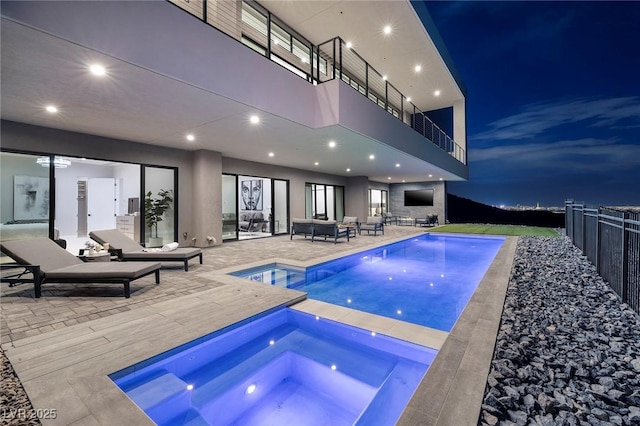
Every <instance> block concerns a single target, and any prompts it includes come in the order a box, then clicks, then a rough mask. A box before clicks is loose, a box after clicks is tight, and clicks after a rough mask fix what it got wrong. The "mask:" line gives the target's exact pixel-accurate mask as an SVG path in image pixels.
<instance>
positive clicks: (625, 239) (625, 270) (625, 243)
mask: <svg viewBox="0 0 640 426" xmlns="http://www.w3.org/2000/svg"><path fill="white" fill-rule="evenodd" d="M627 224H628V225H629V229H631V223H629V212H626V211H625V212H622V268H621V270H622V295H621V296H622V301H623V302H624V303H627V302H629V234H631V231H629V232H627Z"/></svg>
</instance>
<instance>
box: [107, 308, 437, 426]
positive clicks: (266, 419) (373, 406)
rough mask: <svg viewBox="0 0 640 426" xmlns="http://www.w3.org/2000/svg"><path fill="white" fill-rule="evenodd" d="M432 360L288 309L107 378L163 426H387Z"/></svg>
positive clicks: (418, 349) (420, 350)
mask: <svg viewBox="0 0 640 426" xmlns="http://www.w3.org/2000/svg"><path fill="white" fill-rule="evenodd" d="M435 355H436V351H434V350H432V349H428V348H425V347H422V346H418V345H414V344H411V343H408V342H405V341H401V340H397V339H394V338H391V337H388V336H383V335H380V334H375V333H372V332H371V331H368V330H363V329H359V328H355V327H351V326H347V325H344V324H340V323H337V322H334V321H330V320H326V319H323V318H318V317H314V316H312V315H308V314H305V313H301V312H298V311H295V310H292V309H289V308H285V309H280V310H278V311H276V312H273V313H270V314H268V315H264V316H261V317H258V318H254V319H251V320H250V321H249V322H245V323H243V324H242V325H239V326H236V327H230V328H229V329H227V330H223V331H222V332H218V333H214V334H212V335H210V336H206V337H203V338H201V339H198V340H196V341H194V342H191V343H189V344H186V345H183V346H182V347H178V348H176V349H173V350H171V351H169V352H167V353H165V354H162V355H159V356H157V357H154V358H152V359H150V360H147V361H145V362H142V363H140V364H136V365H133V366H131V367H128V368H126V369H124V370H122V371H120V372H117V373H114V374H112V375H111V376H110V377H111V379H112V380H114V382H115V383H116V384H117V385H118V386H119V387H120V388H121V389H122V390H123V391H124V392H125V393H126V394H127V395H128V396H129V398H130V399H131V400H133V401H134V402H135V403H136V404H137V405H138V406H139V407H140V408H141V409H142V410H144V411H145V413H146V414H147V415H148V416H149V417H150V418H151V419H152V420H153V421H154V422H156V423H157V424H159V425H252V426H254V425H255V426H259V425H287V426H293V425H308V426H313V425H336V426H339V425H376V426H377V425H381V426H384V425H393V424H394V423H395V422H396V421H397V419H398V418H399V416H400V414H401V413H402V410H403V409H404V407H405V406H406V404H407V402H408V401H409V399H410V398H411V395H412V394H413V392H414V390H415V388H416V387H417V385H418V383H419V382H420V380H421V379H422V377H423V376H424V374H425V373H426V371H427V369H428V367H429V365H430V364H431V362H432V361H433V358H434V357H435Z"/></svg>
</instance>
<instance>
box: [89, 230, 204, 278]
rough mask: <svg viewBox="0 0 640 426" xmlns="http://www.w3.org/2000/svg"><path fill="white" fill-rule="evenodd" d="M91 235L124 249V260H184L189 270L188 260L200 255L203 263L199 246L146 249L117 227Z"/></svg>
mask: <svg viewBox="0 0 640 426" xmlns="http://www.w3.org/2000/svg"><path fill="white" fill-rule="evenodd" d="M89 236H90V237H91V239H93V240H95V241H97V242H98V243H100V244H104V243H109V246H110V247H111V248H112V249H115V250H122V260H126V261H129V260H139V261H149V260H152V261H159V262H165V261H166V262H169V261H180V262H184V266H185V271H186V270H188V264H187V261H188V260H189V259H192V258H194V257H196V256H200V263H202V250H201V249H199V248H197V247H184V248H182V247H181V248H177V249H175V250H171V251H161V250H154V251H146V249H145V248H144V247H142V246H141V245H140V244H138V243H136V242H135V241H133V240H132V239H131V238H129V237H127V236H126V235H125V234H123V233H122V232H120V231H118V230H117V229H103V230H98V231H92V232H90V233H89Z"/></svg>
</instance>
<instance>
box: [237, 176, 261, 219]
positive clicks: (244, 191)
mask: <svg viewBox="0 0 640 426" xmlns="http://www.w3.org/2000/svg"><path fill="white" fill-rule="evenodd" d="M240 191H241V195H242V204H241V210H252V211H256V210H258V211H262V179H253V180H243V181H242V182H241V183H240Z"/></svg>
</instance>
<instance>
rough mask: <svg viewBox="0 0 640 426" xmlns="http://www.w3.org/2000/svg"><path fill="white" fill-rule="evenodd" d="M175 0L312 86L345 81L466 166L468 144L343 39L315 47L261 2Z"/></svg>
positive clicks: (328, 41)
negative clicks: (431, 115)
mask: <svg viewBox="0 0 640 426" xmlns="http://www.w3.org/2000/svg"><path fill="white" fill-rule="evenodd" d="M170 2H171V3H174V4H176V5H177V6H179V7H180V8H182V9H183V10H185V11H187V12H188V13H190V14H192V15H194V16H196V17H197V18H199V19H200V20H202V21H203V22H206V23H208V24H209V25H211V26H213V27H215V28H217V29H218V30H220V31H222V32H224V33H225V34H227V35H229V36H230V37H232V38H234V39H236V40H238V41H240V42H241V43H242V44H244V45H245V46H247V47H249V48H251V49H252V50H254V51H255V52H257V53H259V54H261V55H263V56H265V57H266V58H269V59H271V60H272V61H273V62H275V63H277V64H279V65H280V66H282V67H284V68H286V69H288V70H289V71H291V72H293V73H294V74H296V75H298V76H299V77H301V78H303V79H305V80H307V81H308V82H309V83H310V84H314V85H316V84H322V83H324V82H327V81H330V80H335V79H339V80H342V81H343V82H345V83H346V84H348V85H349V86H350V87H352V88H353V89H354V90H356V91H357V92H359V93H360V94H362V95H363V96H365V97H366V98H368V99H369V100H371V101H372V102H373V103H375V104H376V105H378V106H379V107H380V108H382V109H384V110H386V111H387V112H388V113H389V114H391V115H392V116H393V117H395V118H396V119H398V120H400V121H402V122H403V123H404V124H405V125H407V126H409V127H411V128H412V129H413V130H415V131H416V132H417V133H419V134H420V135H422V136H423V137H424V138H425V139H427V140H428V141H430V142H431V143H433V144H434V145H436V146H437V147H439V148H440V149H442V150H443V151H445V152H447V153H448V154H449V155H451V156H452V157H454V158H455V159H456V160H458V161H459V162H460V163H462V164H466V153H465V150H464V148H463V147H462V146H460V145H459V144H457V143H456V142H455V141H454V140H453V139H452V138H451V137H450V136H449V135H447V134H446V132H444V131H443V130H442V129H441V128H440V127H438V126H437V125H436V124H435V123H434V122H433V121H432V120H431V119H429V117H427V115H426V113H425V112H424V111H421V110H420V109H419V108H418V107H416V106H415V105H414V104H413V103H412V102H411V101H410V98H408V97H406V96H405V95H404V94H402V93H401V92H400V91H399V90H398V89H397V88H396V87H395V86H394V85H393V84H392V83H391V82H390V81H388V80H387V79H386V78H385V77H384V76H383V75H382V74H381V73H380V72H378V71H377V70H376V69H375V68H373V67H372V66H371V65H370V64H369V63H368V62H367V61H366V60H365V59H364V58H363V57H362V56H360V55H359V54H358V53H357V52H356V51H355V50H354V49H352V48H350V47H349V46H348V45H347V43H346V42H345V41H344V40H342V39H341V38H340V37H335V38H332V39H330V40H327V41H325V42H323V43H321V44H319V45H314V44H313V43H311V42H310V41H308V40H307V39H306V38H305V37H303V36H302V35H300V34H299V33H298V32H297V31H295V30H294V29H293V28H291V27H289V26H288V25H287V24H286V23H285V22H283V21H282V20H280V19H278V18H277V17H276V16H275V15H273V14H272V13H271V12H269V11H268V10H267V9H266V8H264V7H262V6H261V5H260V4H258V3H256V2H247V1H243V2H240V3H238V2H228V1H222V2H217V1H201V2H200V1H192V2H189V3H184V2H177V1H175V2H174V1H170ZM238 16H240V19H238Z"/></svg>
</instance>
